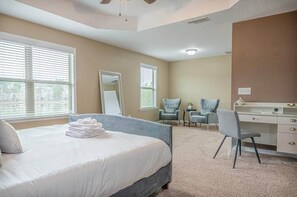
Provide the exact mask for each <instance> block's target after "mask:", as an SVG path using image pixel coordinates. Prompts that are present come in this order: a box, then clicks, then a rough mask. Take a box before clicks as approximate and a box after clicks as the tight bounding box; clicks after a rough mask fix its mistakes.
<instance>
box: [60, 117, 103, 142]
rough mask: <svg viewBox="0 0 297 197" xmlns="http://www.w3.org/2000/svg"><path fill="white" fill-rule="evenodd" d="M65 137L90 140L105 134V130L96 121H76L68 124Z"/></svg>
mask: <svg viewBox="0 0 297 197" xmlns="http://www.w3.org/2000/svg"><path fill="white" fill-rule="evenodd" d="M68 125H69V127H68V131H66V135H68V136H71V137H77V138H90V137H96V136H98V135H102V134H105V129H104V128H103V127H102V124H101V123H100V122H97V120H96V119H91V118H85V119H78V120H77V121H76V122H70V123H68Z"/></svg>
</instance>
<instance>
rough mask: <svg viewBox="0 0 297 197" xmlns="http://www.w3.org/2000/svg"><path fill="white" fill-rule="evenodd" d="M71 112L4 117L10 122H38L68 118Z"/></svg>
mask: <svg viewBox="0 0 297 197" xmlns="http://www.w3.org/2000/svg"><path fill="white" fill-rule="evenodd" d="M69 115H70V114H61V115H56V116H38V117H22V118H4V120H5V121H7V122H8V123H22V122H37V121H45V120H57V119H64V118H68V117H69Z"/></svg>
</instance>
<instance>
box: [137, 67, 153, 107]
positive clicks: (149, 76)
mask: <svg viewBox="0 0 297 197" xmlns="http://www.w3.org/2000/svg"><path fill="white" fill-rule="evenodd" d="M156 78H157V68H156V67H155V66H150V65H145V64H141V65H140V108H152V107H156V98H157V96H156V95H157V94H156V92H157V83H156Z"/></svg>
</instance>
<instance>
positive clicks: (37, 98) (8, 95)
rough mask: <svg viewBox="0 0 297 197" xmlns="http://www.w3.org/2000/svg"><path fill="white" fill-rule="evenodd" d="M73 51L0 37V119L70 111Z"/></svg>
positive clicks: (72, 89)
mask: <svg viewBox="0 0 297 197" xmlns="http://www.w3.org/2000/svg"><path fill="white" fill-rule="evenodd" d="M73 58H74V54H73V53H69V52H64V51H60V50H55V49H52V48H46V47H39V46H34V45H28V44H22V43H16V42H11V41H7V40H3V39H0V118H11V119H18V118H30V117H44V116H56V115H66V114H69V113H72V112H73V110H74V104H73V102H74V101H73V100H74V96H73V95H74V94H73V92H74V77H73V76H74V61H73Z"/></svg>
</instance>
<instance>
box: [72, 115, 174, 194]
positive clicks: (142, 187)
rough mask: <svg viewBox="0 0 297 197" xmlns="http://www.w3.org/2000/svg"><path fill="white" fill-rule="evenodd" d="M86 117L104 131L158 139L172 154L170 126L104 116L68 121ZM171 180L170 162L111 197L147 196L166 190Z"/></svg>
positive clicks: (123, 117) (78, 116)
mask: <svg viewBox="0 0 297 197" xmlns="http://www.w3.org/2000/svg"><path fill="white" fill-rule="evenodd" d="M87 117H91V118H94V119H96V120H97V121H98V122H101V123H102V124H103V127H104V128H105V129H106V130H110V131H121V132H125V133H129V134H135V135H142V136H149V137H154V138H158V139H160V140H162V141H164V142H165V143H166V144H167V145H168V146H169V147H170V150H171V153H172V126H170V125H163V124H159V123H155V122H150V121H146V120H141V119H136V118H130V117H125V116H114V115H105V114H80V115H71V116H70V117H69V121H70V122H73V121H77V120H78V119H82V118H87ZM171 179H172V161H171V162H170V163H169V164H167V165H166V166H165V167H163V168H161V169H159V170H158V171H157V172H156V173H155V174H153V175H151V176H150V177H147V178H143V179H141V180H139V181H137V182H135V183H134V184H133V185H131V186H129V187H126V188H124V189H122V190H121V191H119V192H117V193H115V194H113V195H112V197H119V196H123V197H125V196H135V197H138V196H149V195H151V194H152V193H154V192H156V191H159V190H160V189H161V188H164V189H168V184H169V183H170V182H171Z"/></svg>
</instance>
